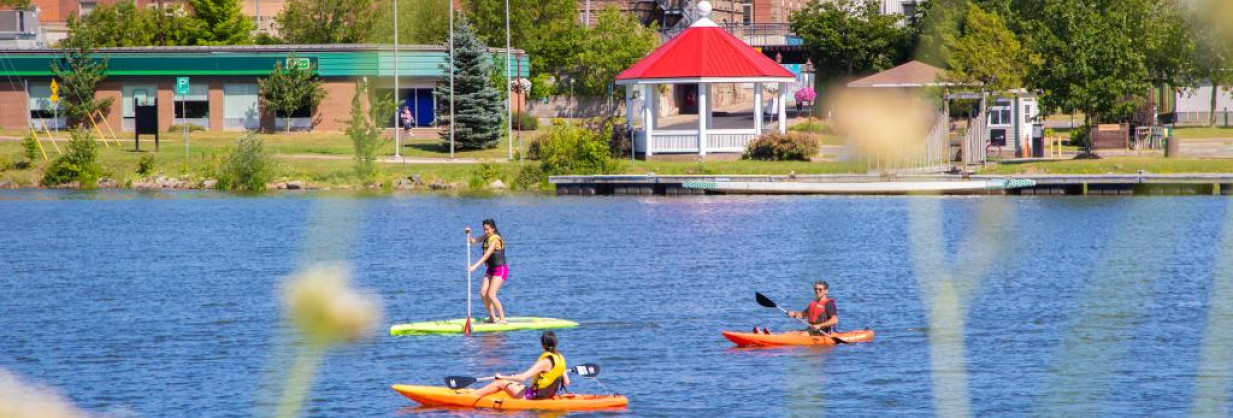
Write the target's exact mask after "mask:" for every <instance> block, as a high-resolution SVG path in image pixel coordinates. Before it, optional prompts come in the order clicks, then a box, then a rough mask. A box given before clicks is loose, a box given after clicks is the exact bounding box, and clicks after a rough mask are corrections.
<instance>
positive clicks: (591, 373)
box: [569, 363, 599, 377]
mask: <svg viewBox="0 0 1233 418" xmlns="http://www.w3.org/2000/svg"><path fill="white" fill-rule="evenodd" d="M569 371H571V372H574V374H577V375H579V376H582V377H595V376H598V375H599V365H598V364H590V363H588V364H580V365H577V366H574V367H571V368H570V369H569Z"/></svg>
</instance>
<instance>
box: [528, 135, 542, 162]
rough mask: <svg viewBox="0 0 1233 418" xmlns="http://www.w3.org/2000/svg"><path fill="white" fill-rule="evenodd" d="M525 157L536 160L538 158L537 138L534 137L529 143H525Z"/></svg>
mask: <svg viewBox="0 0 1233 418" xmlns="http://www.w3.org/2000/svg"><path fill="white" fill-rule="evenodd" d="M527 159H528V160H538V159H539V138H535V139H534V140H532V141H531V143H530V144H527Z"/></svg>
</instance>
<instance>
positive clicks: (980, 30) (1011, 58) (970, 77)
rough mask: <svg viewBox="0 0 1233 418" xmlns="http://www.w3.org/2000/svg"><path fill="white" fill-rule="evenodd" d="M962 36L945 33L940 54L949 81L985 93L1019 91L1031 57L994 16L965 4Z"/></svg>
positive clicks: (995, 15) (1003, 23) (996, 16)
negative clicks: (944, 46) (943, 48)
mask: <svg viewBox="0 0 1233 418" xmlns="http://www.w3.org/2000/svg"><path fill="white" fill-rule="evenodd" d="M961 31H962V35H959V36H956V35H953V34H946V35H944V37H945V45H946V53H945V55H944V57H945V61H946V67H947V72H946V74H947V77H948V78H949V80H950V81H952V82H954V83H957V84H962V85H969V86H979V87H977V88H978V89H980V90H982V91H988V92H998V93H1000V92H1006V91H1010V90H1015V89H1019V88H1022V87H1023V86H1024V76H1026V73H1027V66H1028V63H1030V62H1032V61H1033V60H1034V59H1035V57H1034V56H1033V55H1031V54H1029V53H1027V51H1025V50H1024V48H1023V47H1022V45H1021V44H1020V43H1019V39H1018V37H1017V36H1015V33H1014V32H1011V30H1010V28H1008V27H1007V26H1006V22H1005V21H1004V20H1002V17H1001V16H998V15H997V14H996V13H993V12H987V11H985V10H984V9H981V8H980V6H978V5H976V4H973V3H969V4H968V5H967V13H966V14H965V16H964V19H963V23H962V29H961Z"/></svg>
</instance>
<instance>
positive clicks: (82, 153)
mask: <svg viewBox="0 0 1233 418" xmlns="http://www.w3.org/2000/svg"><path fill="white" fill-rule="evenodd" d="M102 171H103V169H102V167H100V166H99V164H98V142H95V141H94V135H92V134H91V133H90V131H87V130H84V129H77V130H74V131H72V132H71V133H69V144H68V149H67V150H66V151H65V153H64V155H61V156H59V157H56V159H54V160H52V161H51V164H50V165H48V166H47V170H46V171H44V172H43V184H44V185H48V186H54V185H58V184H66V183H72V182H74V181H76V182H78V183H80V184H81V186H82V187H91V186H94V182H95V181H98V178H99V176H100V175H101V174H102Z"/></svg>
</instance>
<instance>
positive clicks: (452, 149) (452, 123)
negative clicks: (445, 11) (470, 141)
mask: <svg viewBox="0 0 1233 418" xmlns="http://www.w3.org/2000/svg"><path fill="white" fill-rule="evenodd" d="M449 11H450V34H449V37H450V159H451V160H452V159H454V122H455V121H454V0H450V10H449Z"/></svg>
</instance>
